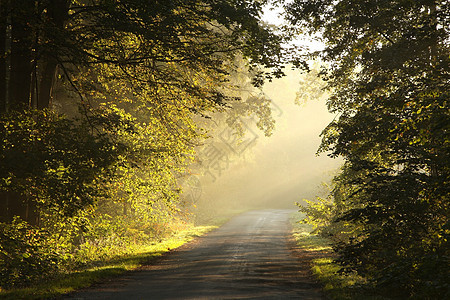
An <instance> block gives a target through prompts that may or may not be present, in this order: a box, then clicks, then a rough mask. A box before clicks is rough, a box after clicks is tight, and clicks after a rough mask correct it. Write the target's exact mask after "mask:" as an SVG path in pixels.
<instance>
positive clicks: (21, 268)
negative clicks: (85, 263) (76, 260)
mask: <svg viewBox="0 0 450 300" xmlns="http://www.w3.org/2000/svg"><path fill="white" fill-rule="evenodd" d="M47 237H48V235H47V234H46V233H45V232H43V231H40V230H39V229H36V228H33V227H32V226H30V225H29V224H28V223H27V222H24V221H23V220H20V218H15V219H14V221H13V222H12V223H10V224H5V223H0V241H1V243H0V275H1V276H0V286H1V287H5V288H10V287H13V286H16V285H21V284H24V283H30V282H32V281H33V280H36V279H42V278H44V277H45V276H47V275H48V274H51V273H53V272H54V271H55V269H57V268H58V259H59V257H58V255H57V254H56V253H55V252H54V251H52V249H51V248H49V247H48V242H47Z"/></svg>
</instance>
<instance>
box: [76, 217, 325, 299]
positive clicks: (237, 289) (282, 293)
mask: <svg viewBox="0 0 450 300" xmlns="http://www.w3.org/2000/svg"><path fill="white" fill-rule="evenodd" d="M291 212H292V211H291V210H261V211H252V212H248V213H244V214H242V215H240V216H237V217H235V218H233V219H232V220H231V221H230V222H228V223H227V224H225V225H224V226H222V227H221V228H219V229H217V230H215V231H213V232H211V233H209V234H208V235H206V236H204V237H202V238H200V239H199V240H198V241H196V242H194V243H191V244H189V245H186V246H183V247H181V249H179V250H177V251H174V252H173V253H171V254H169V255H168V256H167V257H166V258H164V259H162V260H161V261H159V262H158V263H156V264H155V265H152V266H147V267H145V268H143V269H142V270H140V271H137V272H132V273H131V274H129V275H126V276H125V277H122V278H119V279H116V280H114V281H113V282H109V283H105V284H101V285H97V286H95V287H94V288H91V289H87V290H84V291H81V292H78V293H76V294H72V295H71V296H70V299H322V296H321V293H320V290H319V289H318V287H317V286H316V285H315V284H314V283H313V282H312V281H311V279H310V278H309V277H308V275H307V272H306V271H305V264H304V262H303V263H302V262H301V257H300V258H299V257H297V256H294V255H293V253H292V251H291V249H290V247H289V243H288V237H289V223H288V218H289V214H290V213H291Z"/></svg>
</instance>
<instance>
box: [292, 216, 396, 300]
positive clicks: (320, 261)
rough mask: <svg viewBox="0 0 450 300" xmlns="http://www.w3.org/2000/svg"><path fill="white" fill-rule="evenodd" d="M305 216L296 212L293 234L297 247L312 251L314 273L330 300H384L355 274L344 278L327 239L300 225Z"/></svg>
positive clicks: (310, 226) (306, 226)
mask: <svg viewBox="0 0 450 300" xmlns="http://www.w3.org/2000/svg"><path fill="white" fill-rule="evenodd" d="M304 216H305V215H304V214H303V213H295V214H293V215H292V217H291V224H292V227H293V231H292V234H293V236H294V238H295V240H296V242H297V245H298V246H299V247H300V248H301V249H302V250H304V251H308V252H313V253H314V257H316V258H314V259H313V260H312V261H311V272H312V274H313V275H314V277H315V278H316V279H317V280H318V281H319V282H320V283H321V284H322V287H323V291H324V292H325V294H326V296H327V297H328V298H330V299H335V300H382V299H387V298H383V297H381V296H378V295H376V294H375V293H374V291H373V290H372V289H370V288H368V284H367V282H366V280H365V279H364V278H362V277H360V276H357V275H355V274H351V275H348V274H347V275H344V274H341V273H340V272H339V270H340V269H341V266H340V265H339V264H338V263H337V262H335V261H334V259H333V257H334V254H333V249H332V247H331V243H330V241H329V240H328V239H326V238H324V237H322V236H320V235H318V234H315V233H313V232H314V231H313V226H312V225H309V224H302V223H299V221H298V220H301V219H303V218H304Z"/></svg>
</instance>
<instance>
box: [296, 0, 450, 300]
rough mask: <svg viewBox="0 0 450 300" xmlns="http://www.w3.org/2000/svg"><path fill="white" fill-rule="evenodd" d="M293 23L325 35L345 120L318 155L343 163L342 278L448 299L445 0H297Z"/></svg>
mask: <svg viewBox="0 0 450 300" xmlns="http://www.w3.org/2000/svg"><path fill="white" fill-rule="evenodd" d="M288 11H289V13H290V17H289V18H290V20H291V22H292V23H293V24H297V25H303V26H305V25H308V30H309V31H310V32H311V33H317V32H322V33H323V38H324V40H325V42H326V46H327V47H326V49H325V51H324V52H323V53H322V58H323V59H324V60H326V61H327V62H329V63H330V67H329V69H328V72H327V74H326V79H327V80H328V88H329V89H332V92H333V94H332V96H331V97H330V99H329V102H328V106H329V109H330V110H331V111H332V112H336V113H338V114H339V117H338V118H337V119H336V120H335V121H333V122H332V123H331V124H330V125H329V126H328V127H327V128H326V129H325V130H324V132H323V142H322V146H321V150H322V151H328V150H330V151H331V156H343V157H344V158H345V159H346V164H345V167H344V170H343V172H342V173H341V175H339V176H338V177H337V178H336V183H337V186H336V189H335V192H334V199H333V200H334V202H335V206H336V214H335V218H334V222H344V223H346V224H350V226H352V227H353V228H354V229H355V230H356V233H357V234H356V235H353V236H349V239H348V240H342V241H340V242H338V243H336V244H335V246H336V250H337V251H338V253H339V261H340V262H341V263H342V264H343V265H344V270H346V271H349V272H353V271H357V272H358V273H359V274H361V275H363V276H367V278H369V279H371V280H374V282H375V283H376V284H377V285H378V287H380V288H385V290H387V293H389V294H391V295H398V296H402V297H417V298H445V297H448V290H449V286H448V281H447V279H446V278H448V267H447V266H448V257H449V249H450V247H449V244H448V243H449V240H448V234H449V231H448V226H449V225H448V224H449V219H448V216H449V215H450V211H449V210H450V207H449V202H448V184H449V168H448V161H449V157H448V154H449V153H450V152H449V148H448V147H449V143H448V141H449V137H448V132H449V124H450V123H449V122H448V118H449V111H448V103H447V102H448V96H449V90H450V89H449V84H448V82H449V73H450V72H449V68H448V66H449V65H450V64H449V57H448V52H449V47H448V33H449V32H448V12H449V3H448V2H447V1H402V0H399V1H333V2H329V1H321V0H318V1H300V0H299V1H294V2H293V3H292V4H290V5H288Z"/></svg>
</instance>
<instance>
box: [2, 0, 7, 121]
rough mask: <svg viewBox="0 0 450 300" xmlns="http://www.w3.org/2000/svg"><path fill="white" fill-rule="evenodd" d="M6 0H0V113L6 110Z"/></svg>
mask: <svg viewBox="0 0 450 300" xmlns="http://www.w3.org/2000/svg"><path fill="white" fill-rule="evenodd" d="M7 2H8V1H7V0H0V114H1V113H4V112H6V109H7V100H6V21H7V13H8V11H7Z"/></svg>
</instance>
